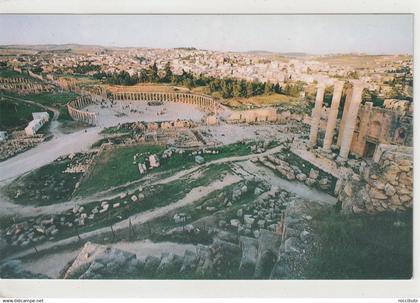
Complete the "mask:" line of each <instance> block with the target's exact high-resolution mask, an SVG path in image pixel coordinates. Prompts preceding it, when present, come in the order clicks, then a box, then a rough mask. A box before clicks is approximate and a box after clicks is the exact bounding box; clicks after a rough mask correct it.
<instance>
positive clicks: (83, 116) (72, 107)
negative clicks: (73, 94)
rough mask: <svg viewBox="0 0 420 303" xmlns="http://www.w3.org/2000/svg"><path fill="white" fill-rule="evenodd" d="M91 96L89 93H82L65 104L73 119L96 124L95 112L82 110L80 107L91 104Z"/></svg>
mask: <svg viewBox="0 0 420 303" xmlns="http://www.w3.org/2000/svg"><path fill="white" fill-rule="evenodd" d="M92 103H93V100H92V97H91V96H89V95H82V96H81V97H79V98H77V99H76V100H74V101H71V102H69V103H68V104H67V110H68V112H69V115H70V117H71V118H72V119H73V120H76V121H80V122H85V123H88V124H91V125H96V124H97V114H96V113H93V112H84V111H81V110H80V109H81V108H83V107H85V106H88V105H89V104H92Z"/></svg>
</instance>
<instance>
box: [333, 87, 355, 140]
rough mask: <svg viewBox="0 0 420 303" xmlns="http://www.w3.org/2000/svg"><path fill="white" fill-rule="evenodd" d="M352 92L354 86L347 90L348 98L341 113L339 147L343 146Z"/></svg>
mask: <svg viewBox="0 0 420 303" xmlns="http://www.w3.org/2000/svg"><path fill="white" fill-rule="evenodd" d="M351 94H352V88H348V89H347V91H346V100H345V101H344V109H343V114H342V115H341V122H340V127H339V130H338V138H337V143H336V145H337V147H340V146H341V139H342V138H343V131H344V125H345V124H346V123H345V121H346V117H347V113H348V112H349V106H350V103H351Z"/></svg>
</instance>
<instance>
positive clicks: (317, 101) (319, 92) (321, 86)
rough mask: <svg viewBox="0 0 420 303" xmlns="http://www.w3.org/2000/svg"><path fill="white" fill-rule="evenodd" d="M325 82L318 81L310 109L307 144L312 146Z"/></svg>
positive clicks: (317, 125)
mask: <svg viewBox="0 0 420 303" xmlns="http://www.w3.org/2000/svg"><path fill="white" fill-rule="evenodd" d="M324 92H325V84H324V83H319V84H318V90H317V92H316V99H315V107H314V109H313V110H312V119H311V133H310V135H309V146H310V147H314V146H315V145H316V141H317V140H316V139H317V137H318V128H319V121H320V119H321V111H322V103H323V102H324Z"/></svg>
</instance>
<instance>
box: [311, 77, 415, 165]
mask: <svg viewBox="0 0 420 303" xmlns="http://www.w3.org/2000/svg"><path fill="white" fill-rule="evenodd" d="M365 87H366V84H365V83H363V82H362V81H353V83H352V87H351V88H349V89H348V90H347V91H346V92H345V95H346V98H345V103H344V109H343V113H342V117H341V121H339V123H337V121H338V112H339V105H340V101H341V96H342V93H343V88H344V82H343V81H336V82H335V84H334V92H333V98H332V101H331V107H330V108H329V109H327V119H326V121H322V112H323V101H324V92H325V84H324V83H319V84H318V88H317V95H316V100H315V107H314V109H313V111H312V117H311V130H310V135H309V146H310V147H312V148H313V147H316V146H317V141H318V132H319V129H320V128H324V129H325V136H324V140H323V150H325V151H326V152H330V151H331V146H332V144H333V141H334V136H335V135H336V130H338V136H337V139H336V144H335V146H336V147H338V148H340V152H339V156H338V159H337V160H339V161H346V160H347V159H348V156H349V153H353V154H355V155H357V156H360V157H367V158H371V157H373V155H374V153H375V150H376V148H377V147H378V145H379V144H397V145H409V146H410V145H412V143H413V142H412V141H413V133H412V128H411V127H410V125H412V119H413V117H412V107H411V106H406V105H407V104H406V103H405V102H406V101H396V102H390V101H388V100H386V102H385V103H384V105H385V108H379V107H373V104H372V103H371V102H366V103H365V104H363V105H361V103H362V93H363V90H364V89H365ZM396 109H398V110H396Z"/></svg>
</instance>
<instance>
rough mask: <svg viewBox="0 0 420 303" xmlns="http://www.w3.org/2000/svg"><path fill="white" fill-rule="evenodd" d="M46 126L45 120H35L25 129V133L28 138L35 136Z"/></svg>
mask: <svg viewBox="0 0 420 303" xmlns="http://www.w3.org/2000/svg"><path fill="white" fill-rule="evenodd" d="M43 125H44V120H42V119H35V120H32V121H31V122H29V124H28V126H27V127H25V133H26V135H28V136H34V135H35V134H36V132H37V131H38V130H39V129H40V128H41V127H42V126H43Z"/></svg>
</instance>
